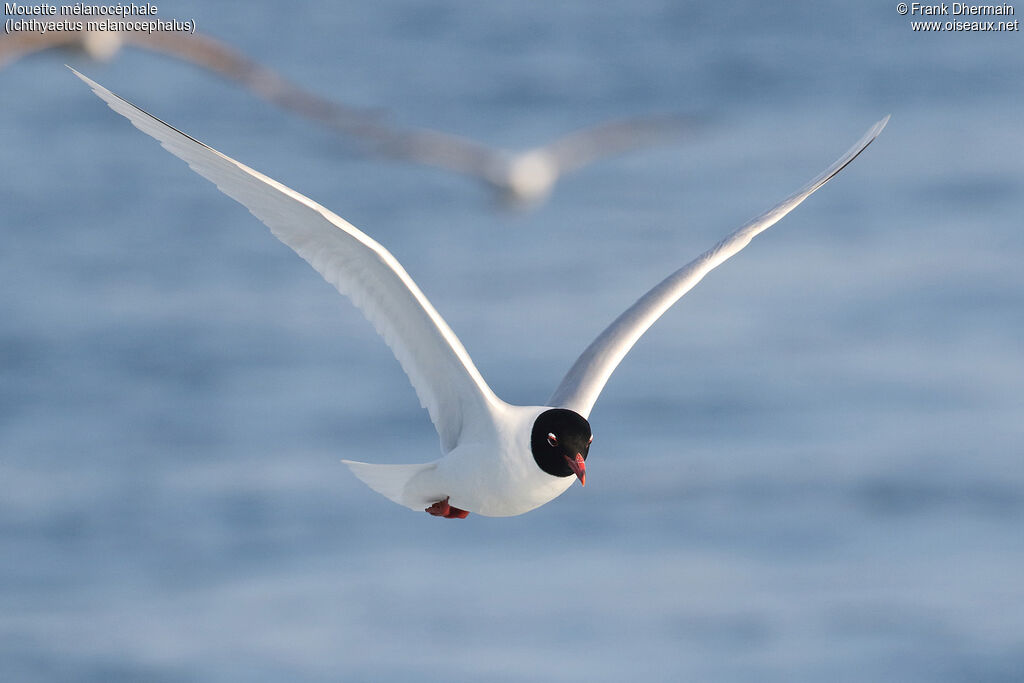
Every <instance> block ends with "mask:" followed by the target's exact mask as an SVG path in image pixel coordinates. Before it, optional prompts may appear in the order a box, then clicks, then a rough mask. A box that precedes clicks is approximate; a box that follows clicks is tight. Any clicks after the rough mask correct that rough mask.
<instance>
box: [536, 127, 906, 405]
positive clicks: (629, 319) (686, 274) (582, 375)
mask: <svg viewBox="0 0 1024 683" xmlns="http://www.w3.org/2000/svg"><path fill="white" fill-rule="evenodd" d="M888 121H889V117H888V116H886V117H885V118H884V119H882V120H881V121H879V122H878V123H876V124H875V125H874V126H872V127H871V130H869V131H868V132H867V133H865V134H864V137H862V138H861V139H860V140H858V141H857V144H855V145H854V146H853V147H851V148H850V150H849V151H848V152H847V153H846V154H844V155H843V156H842V157H840V158H839V159H838V160H837V161H836V162H835V163H834V164H832V165H831V166H829V167H828V169H827V170H825V171H824V172H823V173H822V174H821V175H819V176H818V177H817V178H815V179H814V180H812V181H811V182H809V183H808V184H807V185H805V186H804V187H803V188H802V189H801V190H799V191H798V192H796V193H795V194H793V195H791V196H789V197H788V198H786V199H784V200H783V201H781V202H780V203H778V204H776V205H775V206H774V207H772V208H771V209H769V210H768V211H766V212H764V213H762V214H761V215H760V216H758V217H757V218H755V219H753V220H751V221H750V222H749V223H747V224H746V225H744V226H743V227H741V228H740V229H739V230H737V231H736V232H734V233H732V234H731V235H729V236H728V237H726V238H725V239H724V240H722V241H721V242H719V243H718V244H716V245H715V246H713V247H712V248H711V249H709V250H708V251H706V252H704V253H703V254H701V255H700V256H699V257H697V258H696V259H694V260H693V261H691V262H690V263H689V264H687V265H685V266H683V267H682V268H680V269H679V270H677V271H676V272H674V273H672V274H671V275H669V276H668V277H667V278H665V279H664V280H662V281H661V283H659V284H658V285H657V286H655V287H654V289H652V290H651V291H649V292H647V293H646V294H644V295H643V296H642V297H640V299H639V300H638V301H637V302H636V303H635V304H633V305H632V306H630V307H629V308H628V309H626V311H625V312H624V313H623V314H622V315H620V316H619V317H618V318H616V319H615V322H613V323H612V324H611V325H609V326H608V327H607V328H606V329H605V331H604V332H602V333H601V334H600V335H598V337H597V339H595V340H594V341H593V343H591V345H590V346H588V347H587V349H586V350H585V351H584V352H583V354H582V355H581V356H580V357H579V358H578V359H576V363H574V364H573V366H572V368H570V369H569V372H568V373H567V374H566V376H565V377H564V378H563V379H562V383H561V384H559V385H558V388H557V389H555V393H554V394H552V395H551V398H550V399H548V405H550V406H557V407H562V408H569V409H571V410H575V411H576V412H578V413H579V414H581V415H583V416H585V417H586V416H588V415H590V411H591V409H592V408H593V407H594V403H595V402H596V401H597V397H598V396H599V395H600V394H601V390H602V389H604V385H605V383H606V382H607V381H608V378H609V377H610V376H611V374H612V372H614V370H615V368H616V367H617V366H618V364H619V362H620V361H621V360H622V359H623V358H624V357H625V355H626V354H627V353H628V352H629V350H630V349H631V348H633V344H635V343H636V342H637V340H638V339H640V337H641V336H643V333H644V332H646V331H647V329H648V328H649V327H650V326H651V325H653V324H654V321H655V320H657V319H658V318H660V317H661V315H662V314H663V313H664V312H665V311H667V310H668V309H669V308H671V306H672V304H674V303H675V302H676V301H678V300H679V298H680V297H682V296H683V295H684V294H686V293H687V292H688V291H690V289H692V288H693V286H694V285H696V284H697V283H698V282H700V281H701V279H702V278H703V277H704V276H705V275H707V274H708V273H710V272H711V271H712V270H714V269H715V268H717V267H718V266H719V265H721V264H722V263H723V262H725V261H726V260H727V259H728V258H729V257H731V256H733V255H734V254H736V253H738V252H739V251H740V250H741V249H743V247H745V246H747V245H748V244H750V240H752V239H753V238H754V237H755V236H756V235H758V234H759V233H761V232H763V231H764V230H767V229H768V228H770V227H771V226H772V225H774V224H775V223H776V222H777V221H778V220H779V219H781V218H782V217H783V216H785V215H786V214H787V213H789V212H790V211H792V210H793V209H795V208H796V207H797V205H799V204H800V202H802V201H803V200H805V199H807V197H809V196H810V195H811V194H812V193H813V192H814V191H815V190H817V189H818V188H820V187H821V186H822V185H824V184H825V183H827V182H828V181H829V180H831V179H832V178H833V177H834V176H835V175H836V174H837V173H839V172H840V171H841V170H843V168H845V167H846V165H847V164H849V163H850V162H851V161H853V160H854V159H856V158H857V155H858V154H860V153H861V152H863V151H864V149H865V148H866V147H867V146H868V145H870V144H871V142H872V141H873V140H874V139H875V138H876V137H878V134H879V133H881V132H882V129H883V128H885V124H886V123H888Z"/></svg>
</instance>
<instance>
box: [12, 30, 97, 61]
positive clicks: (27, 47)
mask: <svg viewBox="0 0 1024 683" xmlns="http://www.w3.org/2000/svg"><path fill="white" fill-rule="evenodd" d="M81 42H82V34H81V33H80V32H79V31H48V32H47V33H39V32H38V31H13V32H11V33H9V34H7V35H5V36H0V67H3V66H5V65H7V64H9V63H11V62H14V61H17V60H19V59H21V58H22V57H24V56H25V55H29V54H32V53H33V52H40V51H41V50H48V49H50V48H51V47H63V46H67V45H79V44H80V43H81Z"/></svg>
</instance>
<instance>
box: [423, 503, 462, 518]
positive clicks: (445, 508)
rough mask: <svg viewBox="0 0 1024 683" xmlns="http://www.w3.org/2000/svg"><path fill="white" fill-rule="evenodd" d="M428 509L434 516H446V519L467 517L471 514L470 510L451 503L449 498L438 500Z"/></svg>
mask: <svg viewBox="0 0 1024 683" xmlns="http://www.w3.org/2000/svg"><path fill="white" fill-rule="evenodd" d="M426 511H427V512H429V513H430V514H432V515H433V516H434V517H444V518H445V519H465V518H466V517H468V516H469V511H468V510H460V509H459V508H454V507H452V506H451V505H449V504H448V499H447V498H445V499H444V500H439V501H437V502H436V503H434V504H433V505H431V506H430V507H428V508H427V509H426Z"/></svg>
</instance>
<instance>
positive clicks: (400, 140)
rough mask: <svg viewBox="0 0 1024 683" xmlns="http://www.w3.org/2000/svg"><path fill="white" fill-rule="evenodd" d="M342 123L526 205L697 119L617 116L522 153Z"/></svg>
mask: <svg viewBox="0 0 1024 683" xmlns="http://www.w3.org/2000/svg"><path fill="white" fill-rule="evenodd" d="M340 124H341V125H339V126H337V127H338V128H340V129H341V130H343V131H345V132H347V133H349V134H352V135H354V136H356V137H360V138H363V139H365V140H367V141H369V142H370V143H371V144H372V146H373V151H375V152H376V153H378V154H380V155H382V156H385V157H389V158H392V159H399V160H405V161H412V162H414V163H418V164H424V165H427V166H436V167H439V168H443V169H446V170H449V171H455V172H456V173H462V174H464V175H467V176H470V177H472V178H476V179H478V180H480V181H482V182H484V183H486V184H487V185H489V186H491V187H492V188H493V189H495V190H496V191H497V192H498V193H499V194H500V195H501V196H502V198H503V199H504V200H505V201H507V202H508V203H510V204H512V205H524V206H525V205H531V204H537V203H539V202H541V201H543V200H545V199H547V197H548V196H549V195H550V194H551V191H552V189H553V188H554V186H555V183H557V182H558V179H559V178H560V177H562V176H563V175H565V174H567V173H571V172H572V171H576V170H578V169H580V168H582V167H584V166H586V165H588V164H591V163H593V162H595V161H599V160H601V159H604V158H607V157H611V156H616V155H621V154H625V153H627V152H632V151H634V150H639V149H642V148H645V147H654V146H657V145H659V144H662V143H665V142H667V141H669V140H672V139H673V138H676V137H678V136H680V135H681V134H682V133H684V132H686V131H688V130H689V129H690V128H692V126H693V121H692V120H691V119H689V118H687V117H683V116H678V115H661V116H646V117H643V116H635V117H628V118H622V119H615V120H612V121H606V122H604V123H599V124H597V125H594V126H591V127H588V128H583V129H580V130H577V131H574V132H572V133H569V134H567V135H564V136H562V137H560V138H558V139H557V140H554V141H552V142H550V143H548V144H546V145H543V146H540V147H534V148H532V149H527V150H522V151H518V152H517V151H512V150H504V149H496V148H493V147H489V146H487V145H485V144H483V143H480V142H476V141H474V140H470V139H468V138H465V137H461V136H458V135H453V134H451V133H444V132H441V131H436V130H430V129H427V128H402V127H399V126H392V125H385V124H381V123H376V122H367V123H365V125H363V124H357V125H355V126H348V125H345V122H340Z"/></svg>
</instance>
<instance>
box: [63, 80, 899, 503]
mask: <svg viewBox="0 0 1024 683" xmlns="http://www.w3.org/2000/svg"><path fill="white" fill-rule="evenodd" d="M75 73H76V75H78V76H79V78H81V79H82V80H83V81H85V82H86V83H88V84H89V85H90V86H91V87H92V89H93V91H94V92H95V93H96V94H97V95H99V96H100V97H101V98H102V99H103V100H105V101H106V102H107V104H108V105H109V106H110V108H111V109H113V110H114V111H116V112H117V113H119V114H121V115H123V116H125V117H126V118H127V119H128V120H129V121H131V122H132V124H134V125H135V127H136V128H138V129H139V130H141V131H142V132H144V133H147V134H148V135H151V136H153V137H154V138H156V139H157V140H159V141H160V143H161V144H162V145H163V147H164V148H165V149H166V150H167V151H169V152H170V153H171V154H174V155H175V156H177V157H179V158H181V159H183V160H185V161H186V162H187V163H188V165H189V166H190V167H191V168H192V170H194V171H195V172H197V173H198V174H199V175H201V176H203V177H205V178H207V179H208V180H210V181H212V182H213V183H215V184H216V185H217V187H218V188H220V190H221V191H222V192H224V193H225V194H226V195H228V196H229V197H231V198H233V199H235V200H236V201H238V202H240V203H241V204H243V205H245V206H246V207H247V208H248V209H249V211H251V212H252V214H253V215H255V216H256V217H257V218H259V219H260V220H261V221H263V222H264V223H265V224H266V225H267V226H268V227H269V228H270V230H271V232H273V234H274V235H275V236H276V237H277V238H278V239H280V240H281V241H282V242H284V243H285V244H287V245H288V246H289V247H291V248H292V249H293V250H294V251H295V252H296V253H297V254H298V255H299V256H301V257H302V258H304V259H305V260H306V261H308V262H309V264H310V265H312V266H313V268H315V269H316V270H317V271H318V272H319V273H320V274H321V275H323V276H324V278H325V279H326V280H327V281H328V282H330V283H331V284H333V285H334V286H335V287H336V288H337V289H338V291H340V292H341V293H342V294H344V295H346V296H348V297H349V298H350V299H352V302H353V303H354V304H355V305H356V306H357V307H359V309H360V310H362V312H363V314H364V315H365V316H366V317H367V319H369V320H370V322H371V323H373V325H374V327H376V329H377V332H378V333H380V335H381V336H382V337H383V338H384V341H385V342H386V343H387V344H388V345H389V346H390V347H391V350H392V352H393V353H394V354H395V357H396V358H397V359H398V361H399V363H400V364H401V365H402V368H403V369H404V370H405V373H406V375H408V377H409V380H410V382H411V383H412V385H413V388H414V389H415V391H416V393H417V395H418V396H419V399H420V403H421V404H422V405H423V406H424V407H425V408H426V409H427V411H428V412H429V414H430V419H431V421H432V422H433V423H434V427H435V428H436V429H437V432H438V435H439V436H440V440H441V451H442V453H443V455H442V456H441V458H439V459H437V460H434V461H433V462H429V463H425V464H418V465H373V464H369V463H362V462H353V461H348V460H346V461H344V462H345V463H346V464H347V465H348V466H349V468H351V470H352V472H353V473H354V474H355V475H356V476H357V477H359V479H361V480H362V481H363V482H364V483H366V484H367V485H368V486H369V487H370V488H372V489H373V490H375V491H377V492H378V493H380V494H382V495H384V496H385V497H387V498H389V499H391V500H392V501H394V502H396V503H398V504H399V505H404V506H405V507H408V508H410V509H412V510H425V511H426V512H428V513H430V514H431V515H434V516H437V517H446V518H449V519H461V518H464V517H466V516H467V515H468V514H469V513H470V512H475V513H478V514H481V515H485V516H491V517H505V516H512V515H519V514H522V513H524V512H528V511H529V510H532V509H534V508H536V507H539V506H541V505H544V504H545V503H547V502H549V501H550V500H553V499H554V498H556V497H557V496H559V495H561V494H562V493H563V492H565V491H566V490H567V489H568V488H569V487H570V486H571V485H572V482H573V481H574V480H576V479H578V480H579V482H580V483H581V484H585V483H586V459H587V455H588V454H589V452H590V445H591V443H592V441H593V434H592V432H591V428H590V423H589V422H588V421H587V417H588V416H589V415H590V411H591V409H592V408H593V406H594V403H595V402H596V401H597V398H598V396H599V395H600V393H601V391H602V389H603V388H604V385H605V383H606V382H607V381H608V378H609V377H610V376H611V374H612V372H613V371H614V370H615V368H616V367H617V366H618V364H619V362H620V361H621V360H622V359H623V358H624V357H625V355H626V354H627V353H628V352H629V350H630V349H631V348H632V347H633V345H634V344H635V343H636V342H637V340H638V339H640V337H641V336H642V335H643V334H644V332H646V331H647V329H648V328H649V327H650V326H651V325H652V324H654V322H655V321H656V320H657V319H658V318H660V317H661V315H662V314H663V313H664V312H665V311H667V310H668V309H669V308H671V307H672V305H673V304H674V303H675V302H676V301H677V300H679V298H680V297H682V296H683V295H684V294H686V292H688V291H689V290H690V289H691V288H692V287H693V286H694V285H696V284H697V283H698V282H699V281H700V280H701V279H702V278H703V277H704V276H705V275H707V274H708V273H709V272H711V270H713V269H714V268H716V267H717V266H719V265H720V264H721V263H723V262H724V261H725V260H726V259H728V258H729V257H731V256H733V255H734V254H736V253H738V252H739V251H740V250H741V249H743V248H744V247H745V246H746V245H747V244H749V243H750V240H752V239H753V238H754V237H755V236H756V235H758V234H759V233H761V232H762V231H764V230H766V229H767V228H769V227H770V226H772V225H773V224H775V223H776V222H777V221H778V220H779V219H781V218H782V217H783V216H785V215H786V214H787V213H789V212H790V211H792V210H793V209H794V208H796V206H797V205H799V204H800V203H801V202H802V201H803V200H804V199H806V198H807V197H808V196H810V195H811V193H813V192H814V191H815V190H817V189H818V188H820V187H821V186H822V185H824V184H825V183H826V182H828V181H829V180H830V179H831V178H832V177H834V176H835V175H836V174H837V173H839V172H840V171H841V170H842V169H843V168H845V167H846V165H847V164H849V163H850V162H851V161H853V160H854V159H855V158H856V157H857V155H859V154H860V153H861V152H862V151H864V149H865V148H866V147H867V146H868V145H869V144H871V142H872V141H873V140H874V139H875V137H877V136H878V134H879V133H880V132H881V131H882V128H884V127H885V124H886V122H887V121H888V117H886V118H885V119H883V120H881V121H879V122H878V123H876V124H875V125H874V126H873V127H872V128H871V129H870V130H869V131H868V132H867V133H866V134H865V135H864V136H863V137H862V138H861V139H860V140H859V141H858V142H857V143H856V144H855V145H854V146H853V147H851V148H850V149H849V151H847V152H846V154H844V155H843V156H842V157H840V158H839V159H838V160H837V161H836V162H835V163H833V164H832V165H831V166H830V167H829V168H828V169H826V170H825V171H824V172H823V173H821V174H820V175H818V176H817V177H816V178H814V180H812V181H811V182H810V183H808V184H807V185H805V186H804V187H803V188H802V189H801V190H799V191H798V192H796V193H795V194H793V195H791V196H790V197H788V198H786V199H784V200H783V201H782V202H780V203H779V204H777V205H776V206H774V207H772V208H771V209H769V210H768V211H766V212H765V213H763V214H761V215H760V216H758V217H757V218H754V219H753V220H751V221H750V222H748V223H747V224H746V225H744V226H742V227H741V228H739V229H738V230H736V231H735V232H733V233H732V234H730V235H729V236H728V237H726V238H725V239H723V240H722V241H721V242H719V243H718V244H716V245H715V246H714V247H712V248H711V249H710V250H708V251H706V252H705V253H703V254H702V255H701V256H699V257H698V258H697V259H695V260H694V261H692V262H690V263H689V264H688V265H686V266H683V267H682V268H680V269H679V270H677V271H675V272H674V273H672V274H671V275H669V276H668V277H667V278H665V280H663V281H662V282H661V283H660V284H658V285H657V286H655V287H654V288H653V289H651V290H650V291H649V292H647V293H646V294H644V295H643V296H642V297H640V299H639V300H638V301H637V302H636V303H634V304H633V305H632V306H630V307H629V308H628V309H627V310H626V311H625V312H624V313H623V314H622V315H620V316H619V317H618V318H616V319H615V321H614V322H612V324H611V325H609V326H608V327H607V328H606V329H605V330H604V332H602V333H601V334H600V335H598V337H597V339H595V340H594V341H593V342H592V343H591V344H590V346H588V347H587V348H586V350H584V352H583V353H582V355H580V357H579V358H578V359H577V360H576V362H575V363H574V364H573V366H572V368H570V370H569V372H568V373H567V374H566V375H565V377H564V378H563V379H562V382H561V383H560V384H559V385H558V388H556V389H555V392H554V394H552V396H551V398H549V399H548V401H547V403H546V404H545V405H543V406H514V405H510V404H508V403H505V402H504V401H502V400H501V399H500V398H498V397H497V396H496V395H495V394H494V392H493V391H491V388H490V387H489V386H488V385H487V383H486V382H485V381H484V379H483V377H482V376H481V375H480V372H479V371H478V370H477V368H476V366H475V365H474V364H473V360H472V359H471V358H470V357H469V354H468V353H467V352H466V349H465V348H464V347H463V346H462V343H461V342H459V340H458V338H457V337H456V336H455V333H454V332H453V331H452V330H451V328H450V327H448V325H447V323H445V321H444V319H443V318H442V317H441V315H440V314H439V313H438V312H437V311H436V310H435V309H434V307H433V306H432V305H431V304H430V302H429V301H428V300H427V298H426V296H424V294H423V292H421V291H420V289H419V287H417V286H416V283H415V282H413V280H412V278H411V277H409V274H408V273H406V271H405V269H404V268H402V266H401V264H400V263H398V261H397V260H396V259H395V257H394V256H392V255H391V253H390V252H388V251H387V250H386V249H385V248H384V247H383V246H381V245H380V244H378V243H377V242H375V241H374V240H373V239H371V238H370V237H368V236H367V235H365V234H364V233H362V232H360V231H359V230H358V229H357V228H355V227H353V226H352V225H350V224H349V223H347V222H346V221H345V220H344V219H342V218H341V217H339V216H337V215H336V214H334V213H332V212H331V211H330V210H328V209H326V208H324V207H323V206H321V205H319V204H317V203H315V202H314V201H312V200H311V199H309V198H307V197H305V196H303V195H301V194H299V193H298V192H295V191H294V190H292V189H290V188H287V187H285V186H284V185H282V184H280V183H278V182H277V181H275V180H272V179H271V178H269V177H267V176H265V175H263V174H261V173H258V172H257V171H254V170H252V169H251V168H249V167H248V166H244V165H243V164H240V163H239V162H237V161H234V160H233V159H230V158H228V157H226V156H224V155H223V154H221V153H220V152H217V151H216V150H214V149H212V148H211V147H207V146H206V145H204V144H203V143H201V142H199V141H197V140H195V139H194V138H191V137H189V136H187V135H185V134H184V133H182V132H180V131H178V130H176V129H174V128H172V127H170V126H168V125H167V124H165V123H163V122H162V121H160V120H159V119H157V118H155V117H153V116H151V115H150V114H147V113H146V112H144V111H142V110H141V109H139V108H138V107H135V106H134V105H132V104H130V103H128V102H126V101H125V100H123V99H121V98H120V97H118V96H117V95H115V94H113V93H112V92H110V91H109V90H107V89H106V88H104V87H103V86H101V85H98V84H97V83H94V82H93V81H91V80H89V79H88V78H86V77H84V76H82V75H81V74H78V72H75Z"/></svg>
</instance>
